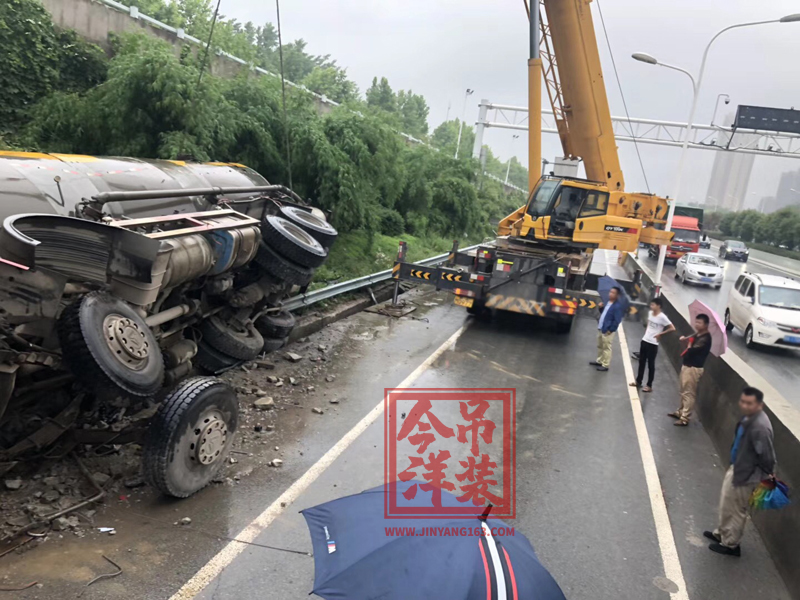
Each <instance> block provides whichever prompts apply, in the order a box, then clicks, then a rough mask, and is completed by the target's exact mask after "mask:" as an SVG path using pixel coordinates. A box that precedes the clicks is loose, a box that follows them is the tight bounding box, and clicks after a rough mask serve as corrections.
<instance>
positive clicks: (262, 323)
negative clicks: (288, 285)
mask: <svg viewBox="0 0 800 600" xmlns="http://www.w3.org/2000/svg"><path fill="white" fill-rule="evenodd" d="M295 322H296V321H295V318H294V315H293V314H292V313H290V312H289V311H288V310H282V311H280V312H277V313H267V314H265V315H261V316H260V317H258V319H256V322H255V326H256V329H258V331H259V332H260V333H261V335H262V336H264V338H277V339H281V338H285V337H288V336H289V334H290V333H291V332H292V329H294V325H295Z"/></svg>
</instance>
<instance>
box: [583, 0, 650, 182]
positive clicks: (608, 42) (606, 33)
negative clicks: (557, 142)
mask: <svg viewBox="0 0 800 600" xmlns="http://www.w3.org/2000/svg"><path fill="white" fill-rule="evenodd" d="M595 2H597V12H598V13H599V14H600V23H601V24H602V26H603V35H605V38H606V45H607V46H608V54H609V55H610V56H611V64H612V66H613V67H614V77H616V79H617V87H618V88H619V95H620V97H621V98H622V106H623V107H624V108H625V116H626V118H627V119H628V126H629V127H630V129H631V140H632V141H633V147H634V148H636V156H638V157H639V166H640V167H641V169H642V177H644V185H645V187H646V188H647V193H648V194H650V193H651V192H650V184H649V183H648V181H647V173H646V172H645V169H644V162H643V161H642V154H641V152H639V143H638V142H637V141H636V136H635V135H634V134H633V123H631V115H630V113H629V112H628V103H627V102H625V94H624V93H623V92H622V82H621V81H620V79H619V73H618V72H617V61H615V60H614V52H613V50H611V41H610V40H609V39H608V30H607V29H606V21H605V19H604V18H603V9H602V7H601V6H600V0H595Z"/></svg>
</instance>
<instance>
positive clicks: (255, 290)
mask: <svg viewBox="0 0 800 600" xmlns="http://www.w3.org/2000/svg"><path fill="white" fill-rule="evenodd" d="M45 156H47V158H44V159H43V158H42V155H25V154H16V153H6V155H0V199H2V200H6V199H10V200H11V201H10V202H5V205H6V206H9V205H10V206H12V209H11V210H12V211H13V210H14V209H15V208H18V207H20V206H26V207H27V208H28V209H31V208H38V209H40V210H41V212H33V211H30V210H28V211H26V212H11V214H9V213H6V215H5V219H4V221H3V224H2V228H0V280H1V281H2V282H3V285H2V286H0V472H5V471H8V470H10V469H12V468H14V466H15V465H16V464H17V463H18V462H19V461H20V460H24V459H28V458H31V457H36V456H41V455H43V453H44V452H46V451H50V452H52V446H53V445H55V444H58V445H59V447H58V449H57V453H58V454H65V453H67V452H69V451H70V450H71V449H72V448H75V447H76V446H78V445H79V444H120V443H125V442H131V441H137V442H141V443H143V444H144V450H143V470H144V474H145V476H146V478H147V480H148V481H149V482H150V483H151V484H152V485H153V486H155V487H156V488H157V489H159V490H160V491H162V492H164V493H166V494H170V495H173V496H179V497H185V496H188V495H190V494H192V493H194V492H195V491H197V490H198V489H200V488H202V487H204V486H205V485H207V484H208V483H209V482H210V481H211V479H212V478H213V477H214V475H215V473H216V472H217V470H218V468H219V466H220V465H221V464H222V462H223V461H224V460H225V457H226V455H227V451H228V448H229V446H230V443H231V440H232V439H233V435H234V434H235V431H236V427H237V423H238V416H237V415H238V404H237V400H236V396H235V394H234V393H233V392H232V391H231V390H230V389H229V388H228V387H227V386H225V385H224V384H222V383H220V382H219V381H217V380H215V379H212V378H207V377H195V378H190V379H186V378H187V377H189V376H190V375H191V374H192V373H193V372H195V370H196V369H197V368H198V367H199V368H200V369H201V370H202V371H204V372H206V373H209V374H215V373H219V372H221V371H223V370H225V369H227V368H231V367H232V366H235V365H238V364H241V363H242V362H244V361H249V360H252V359H254V358H256V357H257V356H258V355H260V354H262V353H264V352H270V351H274V350H277V349H279V348H280V347H282V346H283V344H284V343H285V340H286V338H287V337H288V335H289V333H290V332H291V329H292V327H293V325H294V317H293V316H292V315H291V314H290V313H288V312H286V311H283V310H282V309H281V300H282V299H283V298H285V297H286V295H287V294H288V293H290V292H291V291H293V290H297V289H298V288H299V289H304V288H305V287H306V286H307V285H308V284H309V282H310V281H311V278H312V277H313V273H314V269H315V268H317V267H318V266H320V265H321V264H322V263H323V262H324V260H325V259H326V257H327V251H328V248H329V247H330V246H331V244H332V243H333V242H334V241H335V239H336V230H335V229H333V227H331V226H330V225H329V224H328V223H327V221H326V220H325V219H324V215H321V213H320V212H319V211H317V210H315V209H311V208H310V207H308V206H307V205H305V203H304V202H303V201H302V199H300V198H299V197H297V196H296V194H294V193H293V192H292V191H291V190H289V189H287V188H284V187H282V186H276V185H270V184H269V182H267V181H266V180H264V179H263V178H262V177H261V176H260V175H258V174H257V173H255V172H254V171H252V170H250V169H247V168H246V167H243V166H241V165H221V164H213V165H200V164H198V163H179V164H178V163H169V161H152V162H149V163H143V161H133V160H130V159H94V158H93V157H83V159H84V160H83V161H79V160H76V159H75V157H63V156H59V157H52V156H51V155H45ZM123 161H124V162H123ZM120 163H122V164H124V165H127V166H129V165H130V164H134V165H136V166H135V167H133V168H130V169H128V170H127V171H126V172H124V174H123V175H122V176H120V173H121V172H122V171H120V170H118V169H115V167H118V166H119V164H120ZM86 164H91V165H92V167H93V172H95V173H99V174H100V175H101V176H103V175H104V176H106V177H107V179H106V180H104V181H103V183H102V185H98V184H95V182H94V181H92V180H91V179H90V178H89V177H88V176H89V175H91V173H86V172H85V171H82V170H81V169H83V168H84V166H85V165H86ZM142 164H144V165H145V166H144V167H142V169H143V170H144V171H145V172H146V173H147V175H148V176H147V177H137V176H136V173H137V170H136V169H138V168H139V166H138V165H142ZM154 167H155V170H153V168H154ZM33 169H35V171H33ZM42 172H43V173H42ZM31 174H33V175H31ZM150 175H155V176H156V177H159V176H160V181H157V182H154V179H155V177H152V176H150ZM89 181H91V182H92V183H93V184H94V187H93V191H94V192H95V193H92V194H91V195H86V194H88V193H89V192H91V191H92V190H91V189H89V188H88V187H87V185H88V183H87V182H89ZM157 184H160V187H155V186H156V185H157ZM192 184H194V185H192ZM197 184H202V185H197ZM21 188H23V189H21ZM31 192H34V193H31ZM25 193H28V194H29V195H30V196H31V197H30V198H29V199H28V201H27V202H25V198H24V197H21V195H22V196H24V194H25ZM37 203H38V205H37ZM42 209H44V210H42ZM45 210H46V211H47V212H45Z"/></svg>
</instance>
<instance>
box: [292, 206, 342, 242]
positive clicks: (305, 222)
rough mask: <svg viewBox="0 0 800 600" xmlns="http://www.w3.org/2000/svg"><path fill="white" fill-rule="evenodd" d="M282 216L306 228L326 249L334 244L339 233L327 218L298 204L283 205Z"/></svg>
mask: <svg viewBox="0 0 800 600" xmlns="http://www.w3.org/2000/svg"><path fill="white" fill-rule="evenodd" d="M281 216H282V217H283V218H284V219H287V220H289V221H291V222H292V223H294V224H295V225H299V226H300V228H301V229H305V230H306V231H307V232H308V233H309V234H311V236H312V237H313V238H314V239H315V240H317V241H318V242H319V243H320V244H321V245H322V247H323V248H325V249H326V250H329V249H330V247H331V246H333V242H335V241H336V236H338V235H339V233H338V232H337V231H336V230H335V229H334V228H333V226H332V225H331V224H330V223H328V222H327V221H326V220H324V219H321V218H320V217H318V216H317V215H315V214H313V213H310V212H308V211H307V210H303V209H302V208H297V207H296V206H281Z"/></svg>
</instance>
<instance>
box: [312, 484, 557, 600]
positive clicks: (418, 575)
mask: <svg viewBox="0 0 800 600" xmlns="http://www.w3.org/2000/svg"><path fill="white" fill-rule="evenodd" d="M415 484H419V485H423V484H424V482H415V481H408V482H397V483H396V484H392V485H390V486H383V485H382V486H379V487H377V488H373V489H371V490H366V491H364V492H362V493H360V494H355V495H352V496H346V497H344V498H339V499H337V500H333V501H331V502H326V503H325V504H320V505H319V506H315V507H313V508H308V509H306V510H304V511H302V513H303V516H304V517H305V519H306V523H307V525H308V528H309V532H310V534H311V542H312V546H313V549H314V566H315V570H314V571H315V572H314V589H313V590H312V593H314V594H316V595H318V596H320V597H322V598H325V599H326V600H333V599H337V600H341V599H345V598H346V599H350V600H355V599H358V600H377V599H380V600H407V599H409V598H413V599H415V600H526V599H528V598H536V599H537V600H564V594H563V593H562V591H561V589H560V588H559V587H558V584H557V583H556V581H555V580H554V579H553V577H552V576H551V575H550V573H548V572H547V570H546V569H545V568H544V567H543V566H542V564H541V563H540V562H539V559H538V558H537V557H536V553H535V552H534V550H533V546H531V543H530V542H529V541H528V539H527V538H526V537H525V536H524V535H522V534H521V533H520V532H518V531H516V529H513V528H512V527H509V526H507V525H506V524H505V523H503V522H502V521H500V520H498V519H493V518H491V517H488V518H487V517H485V516H484V517H481V516H475V517H471V518H457V517H444V516H443V517H441V518H436V519H430V518H408V519H396V518H386V516H385V512H384V508H385V501H386V494H401V493H403V492H405V491H407V490H408V488H410V487H411V486H412V485H415ZM422 496H423V494H418V495H417V498H418V499H419V501H420V503H421V504H420V506H422V505H423V503H424V502H426V501H425V500H422ZM462 505H463V504H462V503H459V502H458V500H457V498H456V497H455V496H453V495H452V494H449V493H448V492H446V491H444V490H442V506H443V507H449V506H452V507H456V506H462Z"/></svg>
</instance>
